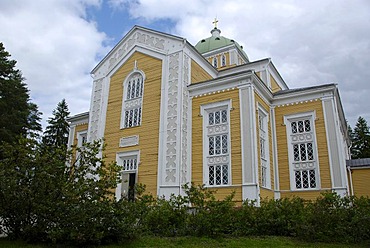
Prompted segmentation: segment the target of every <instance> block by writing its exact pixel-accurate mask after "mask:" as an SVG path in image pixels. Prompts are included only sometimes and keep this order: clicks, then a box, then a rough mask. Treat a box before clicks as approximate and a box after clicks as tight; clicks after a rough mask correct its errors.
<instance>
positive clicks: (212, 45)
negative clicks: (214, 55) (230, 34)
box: [195, 28, 248, 58]
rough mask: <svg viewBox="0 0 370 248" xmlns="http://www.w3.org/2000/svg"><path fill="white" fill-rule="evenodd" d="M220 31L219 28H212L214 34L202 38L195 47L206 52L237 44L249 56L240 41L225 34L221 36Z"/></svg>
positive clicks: (201, 51)
mask: <svg viewBox="0 0 370 248" xmlns="http://www.w3.org/2000/svg"><path fill="white" fill-rule="evenodd" d="M220 33H221V31H220V30H219V29H218V28H214V29H212V31H211V34H212V36H211V37H208V38H206V39H202V40H200V41H199V42H198V43H197V44H196V45H195V49H197V51H198V52H199V53H201V54H204V53H207V52H210V51H213V50H215V49H218V48H222V47H226V46H229V45H235V46H236V47H237V48H238V49H239V50H240V51H241V52H242V53H243V54H244V55H245V56H246V57H247V58H248V56H247V54H246V53H245V52H244V51H243V48H242V47H241V46H240V45H239V44H238V42H236V41H234V40H232V39H229V38H226V37H224V36H220Z"/></svg>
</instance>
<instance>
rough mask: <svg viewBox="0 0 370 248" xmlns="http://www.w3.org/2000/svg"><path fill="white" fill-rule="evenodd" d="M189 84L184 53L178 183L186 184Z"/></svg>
mask: <svg viewBox="0 0 370 248" xmlns="http://www.w3.org/2000/svg"><path fill="white" fill-rule="evenodd" d="M189 84H190V58H189V55H187V54H184V57H183V83H182V117H181V118H182V120H181V166H180V183H181V184H186V183H187V182H188V181H189V179H188V172H189V168H188V155H189V154H188V152H189V149H190V148H189V145H188V144H189V141H190V138H189V135H190V133H189V126H188V119H189V100H190V99H189V92H188V89H187V86H188V85H189Z"/></svg>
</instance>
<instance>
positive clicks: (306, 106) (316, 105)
mask: <svg viewBox="0 0 370 248" xmlns="http://www.w3.org/2000/svg"><path fill="white" fill-rule="evenodd" d="M313 110H314V111H316V120H315V122H314V124H315V130H316V145H317V151H318V161H319V168H320V181H321V188H325V189H329V188H331V178H330V168H329V158H328V149H327V147H328V146H327V141H326V132H325V123H324V115H323V109H322V103H321V100H317V101H313V102H308V103H299V104H294V105H289V106H280V107H276V108H275V116H276V136H277V147H278V164H279V182H280V190H282V191H285V190H287V191H289V190H290V175H289V157H288V144H287V134H286V126H285V125H284V116H285V115H291V114H298V113H304V112H308V111H313ZM319 194H320V193H318V191H310V192H305V191H295V192H282V194H281V195H282V196H290V195H298V196H302V197H308V198H311V197H316V196H317V195H319Z"/></svg>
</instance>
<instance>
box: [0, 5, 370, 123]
mask: <svg viewBox="0 0 370 248" xmlns="http://www.w3.org/2000/svg"><path fill="white" fill-rule="evenodd" d="M215 17H217V19H218V20H219V23H218V24H219V25H218V27H219V28H220V29H221V31H222V33H221V35H223V36H225V37H228V38H231V39H235V40H236V41H238V42H239V43H240V44H241V45H243V47H244V50H245V51H246V53H247V54H248V56H249V58H250V60H251V61H254V60H259V59H262V58H266V57H270V58H272V61H273V62H274V64H275V66H276V67H277V69H278V70H279V71H280V73H281V75H282V77H283V78H284V79H285V81H286V83H287V84H288V85H289V87H290V88H296V87H304V86H312V85H318V84H324V83H337V84H338V85H339V89H340V94H341V98H342V102H343V106H344V109H345V113H346V118H347V120H348V121H349V123H350V124H351V126H354V124H355V123H356V119H357V118H358V116H363V117H364V118H365V119H366V120H367V121H368V122H370V1H368V0H324V1H323V0H258V1H256V0H228V1H224V0H212V1H210V0H187V1H183V0H182V1H180V0H167V1H165V0H162V1H161V0H133V1H129V0H33V1H29V0H1V1H0V42H3V43H4V46H5V48H6V50H7V51H8V52H9V53H10V54H11V55H12V57H11V58H12V59H15V60H16V61H18V63H17V67H18V68H19V69H20V70H21V71H22V72H23V76H24V77H25V78H26V83H27V85H28V87H29V89H30V94H31V98H32V101H33V102H34V103H36V104H37V105H38V106H39V109H40V111H41V112H43V124H44V125H45V122H46V120H47V118H48V117H50V116H51V112H52V110H53V109H54V108H55V107H56V105H57V103H58V102H59V101H60V100H62V99H63V98H65V99H66V101H67V103H68V104H69V109H70V111H71V114H72V115H74V114H77V113H80V112H85V111H88V109H89V104H90V95H91V86H92V79H91V77H90V71H91V70H92V69H93V68H94V67H95V65H96V64H97V63H98V62H99V60H100V59H102V57H103V56H104V55H105V54H107V53H108V52H109V51H110V49H111V48H112V47H113V46H114V45H115V44H116V43H117V42H118V41H119V40H120V39H121V38H122V37H123V36H124V35H125V34H126V33H127V32H128V31H129V30H130V29H131V28H132V27H133V25H140V26H144V27H148V28H152V29H155V30H159V31H162V32H166V33H170V34H174V35H178V36H182V37H185V38H186V39H187V40H188V41H189V42H190V43H191V44H193V45H195V44H196V43H197V42H198V41H199V40H200V39H202V38H206V37H208V36H210V33H209V32H210V30H211V29H212V28H213V26H212V21H213V19H214V18H215Z"/></svg>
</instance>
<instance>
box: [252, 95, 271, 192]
mask: <svg viewBox="0 0 370 248" xmlns="http://www.w3.org/2000/svg"><path fill="white" fill-rule="evenodd" d="M254 99H255V104H256V120H255V121H256V125H255V126H256V129H257V146H258V149H257V151H258V181H259V185H262V174H261V169H262V168H261V163H260V161H261V150H260V149H259V147H260V139H259V135H260V134H259V127H258V107H259V106H258V104H260V105H261V106H262V108H263V109H264V110H265V111H266V112H267V114H268V123H267V130H268V144H269V151H268V153H269V164H270V182H271V189H267V188H261V191H260V197H261V198H270V199H273V198H274V191H273V187H274V165H273V153H272V135H271V133H272V132H271V116H270V106H269V104H268V103H267V102H266V101H264V100H263V99H262V98H261V97H260V96H259V95H258V94H257V93H255V94H254Z"/></svg>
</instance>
